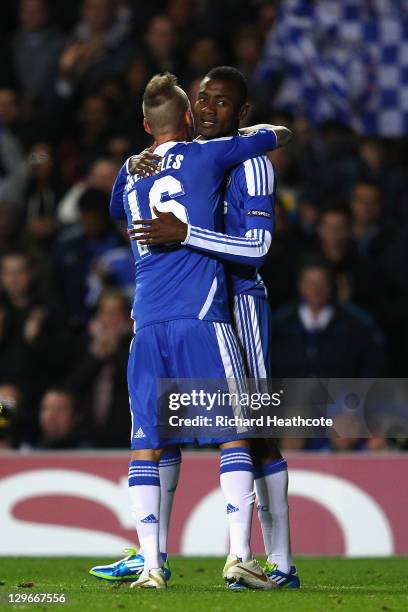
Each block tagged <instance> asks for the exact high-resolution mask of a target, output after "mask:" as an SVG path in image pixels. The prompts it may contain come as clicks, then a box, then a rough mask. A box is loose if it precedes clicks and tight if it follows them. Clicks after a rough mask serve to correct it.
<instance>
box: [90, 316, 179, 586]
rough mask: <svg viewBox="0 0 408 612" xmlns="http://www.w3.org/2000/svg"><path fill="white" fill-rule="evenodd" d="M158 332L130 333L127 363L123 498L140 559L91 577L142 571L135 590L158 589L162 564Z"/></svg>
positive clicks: (129, 576) (124, 576) (126, 576)
mask: <svg viewBox="0 0 408 612" xmlns="http://www.w3.org/2000/svg"><path fill="white" fill-rule="evenodd" d="M160 335H161V329H160V326H149V327H148V328H144V329H142V330H140V331H139V332H137V333H136V335H135V337H134V338H133V340H132V344H131V347H130V353H129V362H128V387H129V403H130V410H131V418H132V430H131V447H132V454H131V460H130V464H129V494H130V502H131V511H132V516H133V518H134V520H135V526H136V530H137V533H138V538H139V543H140V545H141V546H142V548H143V556H142V555H140V554H138V553H137V552H136V550H133V551H130V552H131V553H133V554H129V555H128V556H127V557H125V559H122V560H120V561H118V562H116V563H113V564H112V565H110V566H105V567H103V568H101V567H97V568H93V569H92V570H91V573H92V574H93V575H94V576H96V577H98V578H103V579H105V580H109V581H119V580H120V581H131V580H135V579H136V578H137V577H138V576H139V577H141V576H140V575H141V574H142V576H143V573H142V571H143V568H144V569H145V570H146V571H147V572H150V571H151V570H154V571H153V574H157V575H154V576H153V578H152V580H151V581H150V579H148V580H146V576H143V577H142V580H141V583H139V584H138V585H137V586H154V587H156V588H161V587H162V586H163V581H161V579H160V576H161V575H162V570H161V569H160V572H156V571H155V570H156V569H159V568H161V566H162V564H163V560H162V558H161V556H160V551H159V520H160V498H161V496H160V477H159V460H160V455H161V451H160V448H161V446H162V441H161V440H160V438H159V437H158V432H157V428H156V427H155V425H154V423H155V420H156V414H157V388H156V380H157V378H160V377H166V376H168V373H167V372H166V370H165V364H164V360H163V359H162V358H161V345H160V344H161V342H160Z"/></svg>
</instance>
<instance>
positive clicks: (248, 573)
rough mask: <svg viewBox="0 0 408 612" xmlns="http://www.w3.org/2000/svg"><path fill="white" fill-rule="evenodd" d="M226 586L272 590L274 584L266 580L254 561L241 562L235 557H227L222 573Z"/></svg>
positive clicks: (266, 577) (268, 579)
mask: <svg viewBox="0 0 408 612" xmlns="http://www.w3.org/2000/svg"><path fill="white" fill-rule="evenodd" d="M222 575H223V578H224V580H225V581H226V582H227V584H228V585H230V586H232V585H237V584H239V585H243V586H245V587H248V588H250V589H274V588H276V584H275V583H274V582H272V580H270V578H268V576H267V575H266V574H265V572H264V571H263V569H262V568H261V566H260V565H259V563H258V561H257V560H256V559H250V560H249V561H242V559H240V558H239V557H237V555H228V557H227V561H226V563H225V565H224V569H223V571H222Z"/></svg>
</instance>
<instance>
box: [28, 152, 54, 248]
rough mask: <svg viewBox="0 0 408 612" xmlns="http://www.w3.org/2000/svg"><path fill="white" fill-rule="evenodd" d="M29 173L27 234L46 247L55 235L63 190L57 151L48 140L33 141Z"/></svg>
mask: <svg viewBox="0 0 408 612" xmlns="http://www.w3.org/2000/svg"><path fill="white" fill-rule="evenodd" d="M28 162H29V169H30V177H29V182H28V185H27V189H26V193H25V196H24V203H25V223H26V228H27V231H28V234H29V235H30V237H31V238H32V239H33V241H34V242H35V244H36V246H37V247H39V248H40V249H42V250H44V251H47V250H48V249H49V248H50V247H51V246H52V245H53V243H54V240H55V237H56V223H57V217H56V212H57V204H58V201H59V198H60V195H61V192H62V188H61V187H62V186H61V182H60V181H59V177H58V175H57V168H56V166H55V158H54V151H53V148H52V146H51V145H50V144H49V143H45V142H38V143H36V144H34V145H33V146H32V147H31V149H30V153H29V156H28Z"/></svg>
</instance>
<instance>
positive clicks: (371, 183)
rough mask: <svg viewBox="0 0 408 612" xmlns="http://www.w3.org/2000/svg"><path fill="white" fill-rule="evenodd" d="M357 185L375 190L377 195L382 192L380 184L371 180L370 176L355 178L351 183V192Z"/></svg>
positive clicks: (373, 179)
mask: <svg viewBox="0 0 408 612" xmlns="http://www.w3.org/2000/svg"><path fill="white" fill-rule="evenodd" d="M358 185H366V186H367V187H371V188H372V189H375V190H376V191H378V192H379V193H381V192H382V188H381V184H380V183H379V181H378V180H376V179H375V178H372V177H371V176H364V175H362V176H359V177H357V178H356V180H355V181H354V183H353V186H352V190H354V189H355V188H356V187H357V186H358Z"/></svg>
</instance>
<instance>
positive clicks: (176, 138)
mask: <svg viewBox="0 0 408 612" xmlns="http://www.w3.org/2000/svg"><path fill="white" fill-rule="evenodd" d="M155 140H156V144H157V146H159V145H161V144H164V143H165V142H182V141H185V140H189V138H188V134H187V131H186V130H179V131H178V132H169V133H167V134H160V135H157V136H156V138H155Z"/></svg>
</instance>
